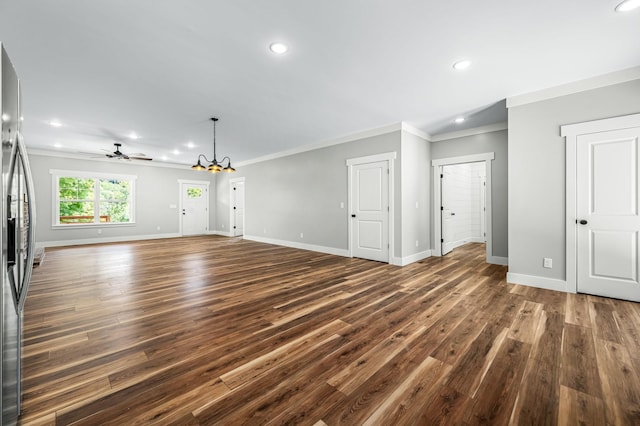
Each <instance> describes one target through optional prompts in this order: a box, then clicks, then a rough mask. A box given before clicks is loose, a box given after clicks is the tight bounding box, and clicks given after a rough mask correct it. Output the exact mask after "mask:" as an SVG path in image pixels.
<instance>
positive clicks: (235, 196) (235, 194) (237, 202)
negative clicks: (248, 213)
mask: <svg viewBox="0 0 640 426" xmlns="http://www.w3.org/2000/svg"><path fill="white" fill-rule="evenodd" d="M231 192H232V195H231V197H232V201H233V235H234V236H238V235H244V182H237V183H233V184H232V185H231Z"/></svg>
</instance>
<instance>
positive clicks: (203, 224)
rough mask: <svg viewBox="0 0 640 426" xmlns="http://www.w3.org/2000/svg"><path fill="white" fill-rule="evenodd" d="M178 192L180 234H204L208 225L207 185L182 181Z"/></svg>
mask: <svg viewBox="0 0 640 426" xmlns="http://www.w3.org/2000/svg"><path fill="white" fill-rule="evenodd" d="M180 194H181V204H182V212H181V213H182V214H181V216H180V217H181V218H182V235H185V236H187V235H202V234H206V233H207V230H208V227H209V192H208V185H206V184H197V183H186V182H183V183H181V184H180Z"/></svg>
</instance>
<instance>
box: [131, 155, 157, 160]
mask: <svg viewBox="0 0 640 426" xmlns="http://www.w3.org/2000/svg"><path fill="white" fill-rule="evenodd" d="M129 158H130V159H132V160H146V161H151V160H153V158H150V157H137V156H134V155H130V156H129Z"/></svg>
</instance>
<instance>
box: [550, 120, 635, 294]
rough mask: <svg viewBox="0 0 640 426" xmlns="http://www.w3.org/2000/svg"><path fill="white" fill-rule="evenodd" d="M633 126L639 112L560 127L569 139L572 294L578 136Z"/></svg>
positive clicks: (574, 284)
mask: <svg viewBox="0 0 640 426" xmlns="http://www.w3.org/2000/svg"><path fill="white" fill-rule="evenodd" d="M632 127H640V114H631V115H625V116H622V117H613V118H605V119H603V120H594V121H587V122H584V123H576V124H568V125H565V126H560V136H563V137H564V140H565V141H566V144H565V149H566V154H565V159H566V160H565V161H566V174H567V175H566V189H565V191H566V192H565V194H566V212H567V213H566V215H567V217H566V222H565V228H566V229H565V231H566V241H565V246H566V263H567V264H566V271H567V272H566V282H567V285H566V291H567V292H570V293H577V292H578V280H577V274H578V232H577V224H576V220H577V219H578V217H577V209H578V200H577V197H578V182H577V173H578V164H577V154H578V144H577V141H578V136H580V135H584V134H589V133H597V132H607V131H610V130H621V129H628V128H632Z"/></svg>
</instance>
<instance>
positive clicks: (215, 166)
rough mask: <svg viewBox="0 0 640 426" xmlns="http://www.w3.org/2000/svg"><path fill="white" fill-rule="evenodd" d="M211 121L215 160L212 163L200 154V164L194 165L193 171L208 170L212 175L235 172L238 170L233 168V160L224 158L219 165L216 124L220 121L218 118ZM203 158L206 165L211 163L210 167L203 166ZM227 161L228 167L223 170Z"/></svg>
mask: <svg viewBox="0 0 640 426" xmlns="http://www.w3.org/2000/svg"><path fill="white" fill-rule="evenodd" d="M211 121H213V160H212V161H211V160H209V159H207V157H206V156H205V155H204V154H199V155H198V163H197V164H194V165H193V166H191V168H192V169H193V170H208V171H209V172H211V173H218V172H220V171H223V172H227V173H231V172H235V171H236V169H234V168H233V167H231V158H229V157H224V158H223V159H222V160H220V162H219V163H218V160H217V158H216V122H217V121H218V119H217V118H216V117H212V118H211ZM201 158H204V161H205V164H206V163H210V164H209V166H208V167H205V166H203V165H202V163H201V162H200V159H201ZM225 160H227V161H228V163H227V167H224V168H223V167H222V166H223V164H224V162H225Z"/></svg>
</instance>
